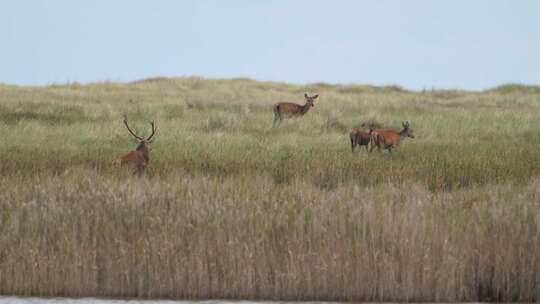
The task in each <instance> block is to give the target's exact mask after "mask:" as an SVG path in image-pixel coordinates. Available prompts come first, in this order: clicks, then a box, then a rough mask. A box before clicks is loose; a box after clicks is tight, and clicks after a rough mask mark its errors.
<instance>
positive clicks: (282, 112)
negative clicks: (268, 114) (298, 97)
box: [273, 93, 319, 127]
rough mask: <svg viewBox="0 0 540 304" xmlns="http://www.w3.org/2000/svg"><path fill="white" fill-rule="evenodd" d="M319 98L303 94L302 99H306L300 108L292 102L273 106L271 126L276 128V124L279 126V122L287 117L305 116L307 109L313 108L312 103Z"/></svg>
mask: <svg viewBox="0 0 540 304" xmlns="http://www.w3.org/2000/svg"><path fill="white" fill-rule="evenodd" d="M317 97H319V95H313V96H311V97H310V96H308V94H307V93H306V94H304V98H305V99H306V103H305V104H304V105H303V106H301V105H299V104H296V103H292V102H278V103H276V104H275V105H274V107H273V111H274V124H273V126H274V127H275V126H276V122H277V123H278V125H279V124H281V121H282V120H283V119H284V118H289V117H300V116H303V115H304V114H306V113H307V112H308V111H309V108H311V107H314V106H315V105H314V104H313V101H314V100H315V99H316V98H317Z"/></svg>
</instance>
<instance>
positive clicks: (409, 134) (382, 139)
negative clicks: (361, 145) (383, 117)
mask: <svg viewBox="0 0 540 304" xmlns="http://www.w3.org/2000/svg"><path fill="white" fill-rule="evenodd" d="M402 125H403V130H401V131H399V132H396V131H394V130H373V131H372V132H371V141H372V144H371V149H370V150H369V151H370V152H371V151H373V148H374V147H375V146H377V151H379V152H381V148H382V149H386V150H388V152H390V153H392V149H393V148H398V147H399V144H400V142H401V139H402V138H403V139H405V138H414V134H413V130H412V129H411V128H410V125H409V122H408V121H407V122H404V123H402Z"/></svg>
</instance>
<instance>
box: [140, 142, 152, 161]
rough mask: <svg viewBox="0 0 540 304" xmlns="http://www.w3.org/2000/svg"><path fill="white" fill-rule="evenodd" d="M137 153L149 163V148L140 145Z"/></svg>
mask: <svg viewBox="0 0 540 304" xmlns="http://www.w3.org/2000/svg"><path fill="white" fill-rule="evenodd" d="M137 152H139V153H140V154H141V155H142V157H143V158H144V160H145V161H146V162H148V161H149V160H150V152H149V151H148V147H147V146H145V145H139V146H138V147H137Z"/></svg>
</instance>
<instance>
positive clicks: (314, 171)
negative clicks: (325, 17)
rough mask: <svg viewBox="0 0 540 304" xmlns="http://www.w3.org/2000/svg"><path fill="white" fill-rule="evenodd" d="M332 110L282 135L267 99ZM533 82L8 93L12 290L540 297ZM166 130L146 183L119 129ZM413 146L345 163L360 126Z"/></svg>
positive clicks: (3, 151) (6, 259)
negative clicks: (466, 86)
mask: <svg viewBox="0 0 540 304" xmlns="http://www.w3.org/2000/svg"><path fill="white" fill-rule="evenodd" d="M304 91H308V92H317V93H319V94H320V96H321V100H320V101H319V102H318V103H317V104H316V107H315V108H314V109H312V110H310V112H309V113H308V114H306V116H305V117H303V118H302V119H300V120H293V121H287V122H285V123H284V124H283V125H282V127H280V128H275V129H272V128H271V125H272V114H271V104H272V103H273V102H275V101H278V100H289V101H296V102H301V101H302V95H303V93H304ZM539 97H540V94H539V93H538V90H536V88H534V87H532V88H531V87H521V86H515V85H509V86H501V87H499V88H495V89H493V90H490V91H486V92H481V93H479V92H461V91H432V92H419V93H415V92H408V91H406V90H403V89H401V88H399V87H395V86H391V87H384V88H377V87H369V86H340V85H335V86H333V85H326V84H314V85H309V86H292V85H287V84H279V83H264V82H255V81H250V80H246V79H235V80H205V79H201V78H195V77H193V78H180V79H150V80H146V81H140V82H136V83H133V84H114V83H99V84H93V85H86V86H83V85H79V84H71V85H62V86H49V87H35V88H34V87H13V86H6V85H0V98H1V100H2V103H0V132H1V133H2V134H3V142H2V144H1V145H0V174H1V177H0V293H1V294H19V295H34V296H107V297H112V296H118V297H141V298H154V297H165V298H190V299H201V298H237V299H238V298H241V299H276V300H278V299H279V300H308V299H309V300H348V301H486V300H492V301H495V300H498V301H538V300H539V299H540V276H539V275H538V273H540V272H539V271H540V257H539V255H538V254H537V252H538V250H539V249H540V248H539V247H540V242H539V234H538V229H539V226H540V211H539V210H540V209H539V207H540V206H539V204H540V200H539V197H540V196H539V191H540V190H538V189H539V187H538V186H539V185H540V181H539V179H538V176H540V166H537V164H538V163H540V162H539V161H540V154H539V153H537V151H538V148H540V144H539V141H538V139H540V128H539V123H538V121H539V119H538V118H539V117H538V114H537V113H539V112H538V110H540V104H539V103H538V101H539V100H540V99H539ZM124 114H126V115H128V117H129V118H130V121H132V124H133V125H134V127H135V128H137V129H138V131H140V133H144V132H145V131H148V128H149V125H148V121H149V120H151V119H155V120H156V122H157V124H158V133H157V135H156V142H155V144H154V145H153V151H152V153H151V163H150V167H149V171H148V172H147V174H146V176H145V177H143V178H135V177H134V176H133V175H132V174H131V170H128V169H126V170H117V169H115V168H113V167H111V161H112V159H114V158H115V157H117V156H118V155H120V154H122V153H125V152H126V151H128V150H129V149H133V148H134V144H133V142H131V140H130V136H129V135H128V134H127V131H126V130H125V129H124V127H123V125H122V122H121V119H122V116H123V115H124ZM365 120H375V121H377V122H380V123H382V124H384V125H385V126H386V127H397V126H399V125H400V123H401V121H403V120H409V121H410V122H411V126H412V128H413V129H414V130H415V134H416V137H417V138H416V139H414V140H410V141H406V142H404V143H403V146H402V147H400V149H399V150H398V151H397V153H395V154H393V155H388V154H371V155H369V156H368V155H367V153H365V152H359V153H355V154H354V155H353V154H351V153H350V147H349V142H348V131H349V129H350V128H352V127H356V126H358V125H359V124H360V123H361V122H362V121H365Z"/></svg>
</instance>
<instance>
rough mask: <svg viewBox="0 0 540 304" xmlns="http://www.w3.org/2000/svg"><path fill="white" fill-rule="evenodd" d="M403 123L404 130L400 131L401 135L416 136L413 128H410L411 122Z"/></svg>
mask: <svg viewBox="0 0 540 304" xmlns="http://www.w3.org/2000/svg"><path fill="white" fill-rule="evenodd" d="M401 125H402V126H403V130H402V131H401V132H400V135H401V136H402V137H410V138H414V134H413V130H412V129H411V128H410V126H409V122H408V121H407V122H403V123H401Z"/></svg>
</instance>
